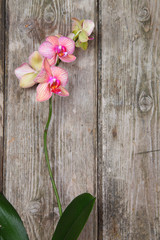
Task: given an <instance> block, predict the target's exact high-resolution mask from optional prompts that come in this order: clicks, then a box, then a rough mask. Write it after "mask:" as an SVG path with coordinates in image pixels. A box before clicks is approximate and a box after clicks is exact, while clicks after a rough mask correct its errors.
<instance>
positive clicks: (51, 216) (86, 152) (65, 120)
mask: <svg viewBox="0 0 160 240" xmlns="http://www.w3.org/2000/svg"><path fill="white" fill-rule="evenodd" d="M71 17H80V18H83V17H86V18H90V19H93V20H94V19H96V13H95V6H94V4H90V1H89V0H85V1H81V2H80V3H79V2H78V1H77V0H73V1H71V0H66V1H61V0H59V1H58V0H55V1H48V0H43V1H39V0H34V1H31V0H29V1H25V0H23V1H22V0H14V1H13V0H7V20H8V24H9V25H8V28H9V30H8V42H9V45H8V69H7V71H8V78H7V79H6V82H7V83H6V84H7V92H6V106H7V107H6V111H7V112H6V137H5V145H6V148H5V151H6V159H5V174H4V192H5V194H6V196H7V198H8V199H9V200H10V201H11V203H12V204H13V205H14V206H15V207H16V209H17V210H18V212H19V213H20V215H21V217H22V218H23V220H24V224H25V226H26V228H27V231H28V234H29V237H30V239H32V240H34V239H35V240H36V239H39V240H40V239H43V240H44V239H51V236H52V233H53V230H54V227H55V225H56V223H57V220H58V207H57V203H56V199H55V196H54V193H53V191H52V187H51V183H50V179H49V177H48V172H47V169H46V164H45V158H44V154H43V130H44V126H45V124H46V121H47V117H48V102H45V103H36V101H35V96H36V92H35V89H36V88H35V87H33V88H32V89H28V90H23V89H20V88H19V86H18V80H17V79H16V77H15V75H14V69H15V68H16V67H17V66H19V65H20V64H21V63H23V62H24V61H27V56H29V55H30V54H31V53H32V51H33V50H36V49H37V48H38V45H39V43H40V42H41V41H42V40H43V39H44V38H45V36H46V35H49V34H57V33H59V32H60V33H61V34H68V33H69V31H70V25H71ZM95 44H96V43H95V42H91V43H90V47H89V49H88V51H87V52H82V51H81V50H77V51H76V55H77V61H76V62H75V63H73V64H68V65H67V64H61V67H64V68H65V69H68V71H69V78H70V82H69V84H68V89H69V92H70V97H68V98H60V97H54V100H53V117H52V122H51V126H50V129H49V136H48V148H49V155H50V159H51V164H52V169H53V172H54V175H55V180H56V183H57V186H58V189H59V192H60V198H61V200H62V205H63V209H64V208H65V206H66V205H68V204H69V202H70V201H71V200H72V199H73V198H74V197H75V196H77V195H79V194H80V193H82V192H90V193H91V194H94V195H96V48H94V45H95ZM95 214H96V209H95V210H94V212H93V214H92V216H91V217H90V219H89V222H88V226H87V227H86V228H85V230H84V232H83V233H82V235H81V237H80V238H79V239H83V240H88V239H96V215H95Z"/></svg>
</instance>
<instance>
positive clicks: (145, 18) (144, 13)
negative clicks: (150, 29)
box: [138, 7, 151, 23]
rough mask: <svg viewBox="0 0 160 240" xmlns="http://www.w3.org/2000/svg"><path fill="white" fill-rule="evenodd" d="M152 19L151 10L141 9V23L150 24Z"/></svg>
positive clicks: (139, 16)
mask: <svg viewBox="0 0 160 240" xmlns="http://www.w3.org/2000/svg"><path fill="white" fill-rule="evenodd" d="M150 19H151V15H150V12H149V9H148V8H147V7H143V8H141V9H140V11H139V13H138V20H139V22H141V23H144V22H148V21H149V20H150Z"/></svg>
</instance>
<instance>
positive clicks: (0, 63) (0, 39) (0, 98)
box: [0, 1, 5, 192]
mask: <svg viewBox="0 0 160 240" xmlns="http://www.w3.org/2000/svg"><path fill="white" fill-rule="evenodd" d="M4 24H5V3H4V1H1V2H0V53H1V54H0V192H1V191H2V189H3V167H2V166H3V149H4V144H3V119H4V117H3V114H4V45H5V40H4V39H5V28H4Z"/></svg>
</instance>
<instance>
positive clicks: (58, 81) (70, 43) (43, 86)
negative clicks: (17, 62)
mask: <svg viewBox="0 0 160 240" xmlns="http://www.w3.org/2000/svg"><path fill="white" fill-rule="evenodd" d="M93 29H94V23H93V22H92V21H91V20H81V21H79V20H78V19H76V18H73V25H72V33H71V34H69V36H68V37H64V36H61V35H56V36H49V37H47V38H46V40H45V41H44V42H43V43H42V44H41V45H40V47H39V50H38V51H35V52H33V53H32V55H31V56H30V57H29V64H28V63H24V64H22V65H21V66H20V67H18V68H16V69H15V74H16V76H17V78H18V79H19V80H20V87H22V88H29V87H32V86H34V85H35V84H38V86H37V96H36V99H37V101H39V102H42V101H46V100H48V99H49V98H50V97H51V96H52V94H53V93H55V94H57V95H59V96H64V97H65V96H69V93H68V91H67V90H66V89H65V86H66V84H67V82H68V73H67V71H66V70H64V69H62V68H60V67H57V66H58V64H59V62H60V61H62V62H66V63H70V62H73V61H75V60H76V57H75V56H74V55H73V53H74V51H75V46H76V47H81V48H82V49H83V50H86V49H87V47H88V40H91V39H93V38H91V37H90V35H91V33H92V31H93Z"/></svg>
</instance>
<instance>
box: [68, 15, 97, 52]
mask: <svg viewBox="0 0 160 240" xmlns="http://www.w3.org/2000/svg"><path fill="white" fill-rule="evenodd" d="M72 20H73V24H72V33H73V34H74V36H73V35H69V37H71V38H72V39H75V40H76V47H81V48H82V49H83V50H86V49H87V47H88V40H92V39H93V38H92V37H90V35H91V33H92V32H93V29H94V22H92V21H91V20H84V19H83V20H78V19H77V18H72Z"/></svg>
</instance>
